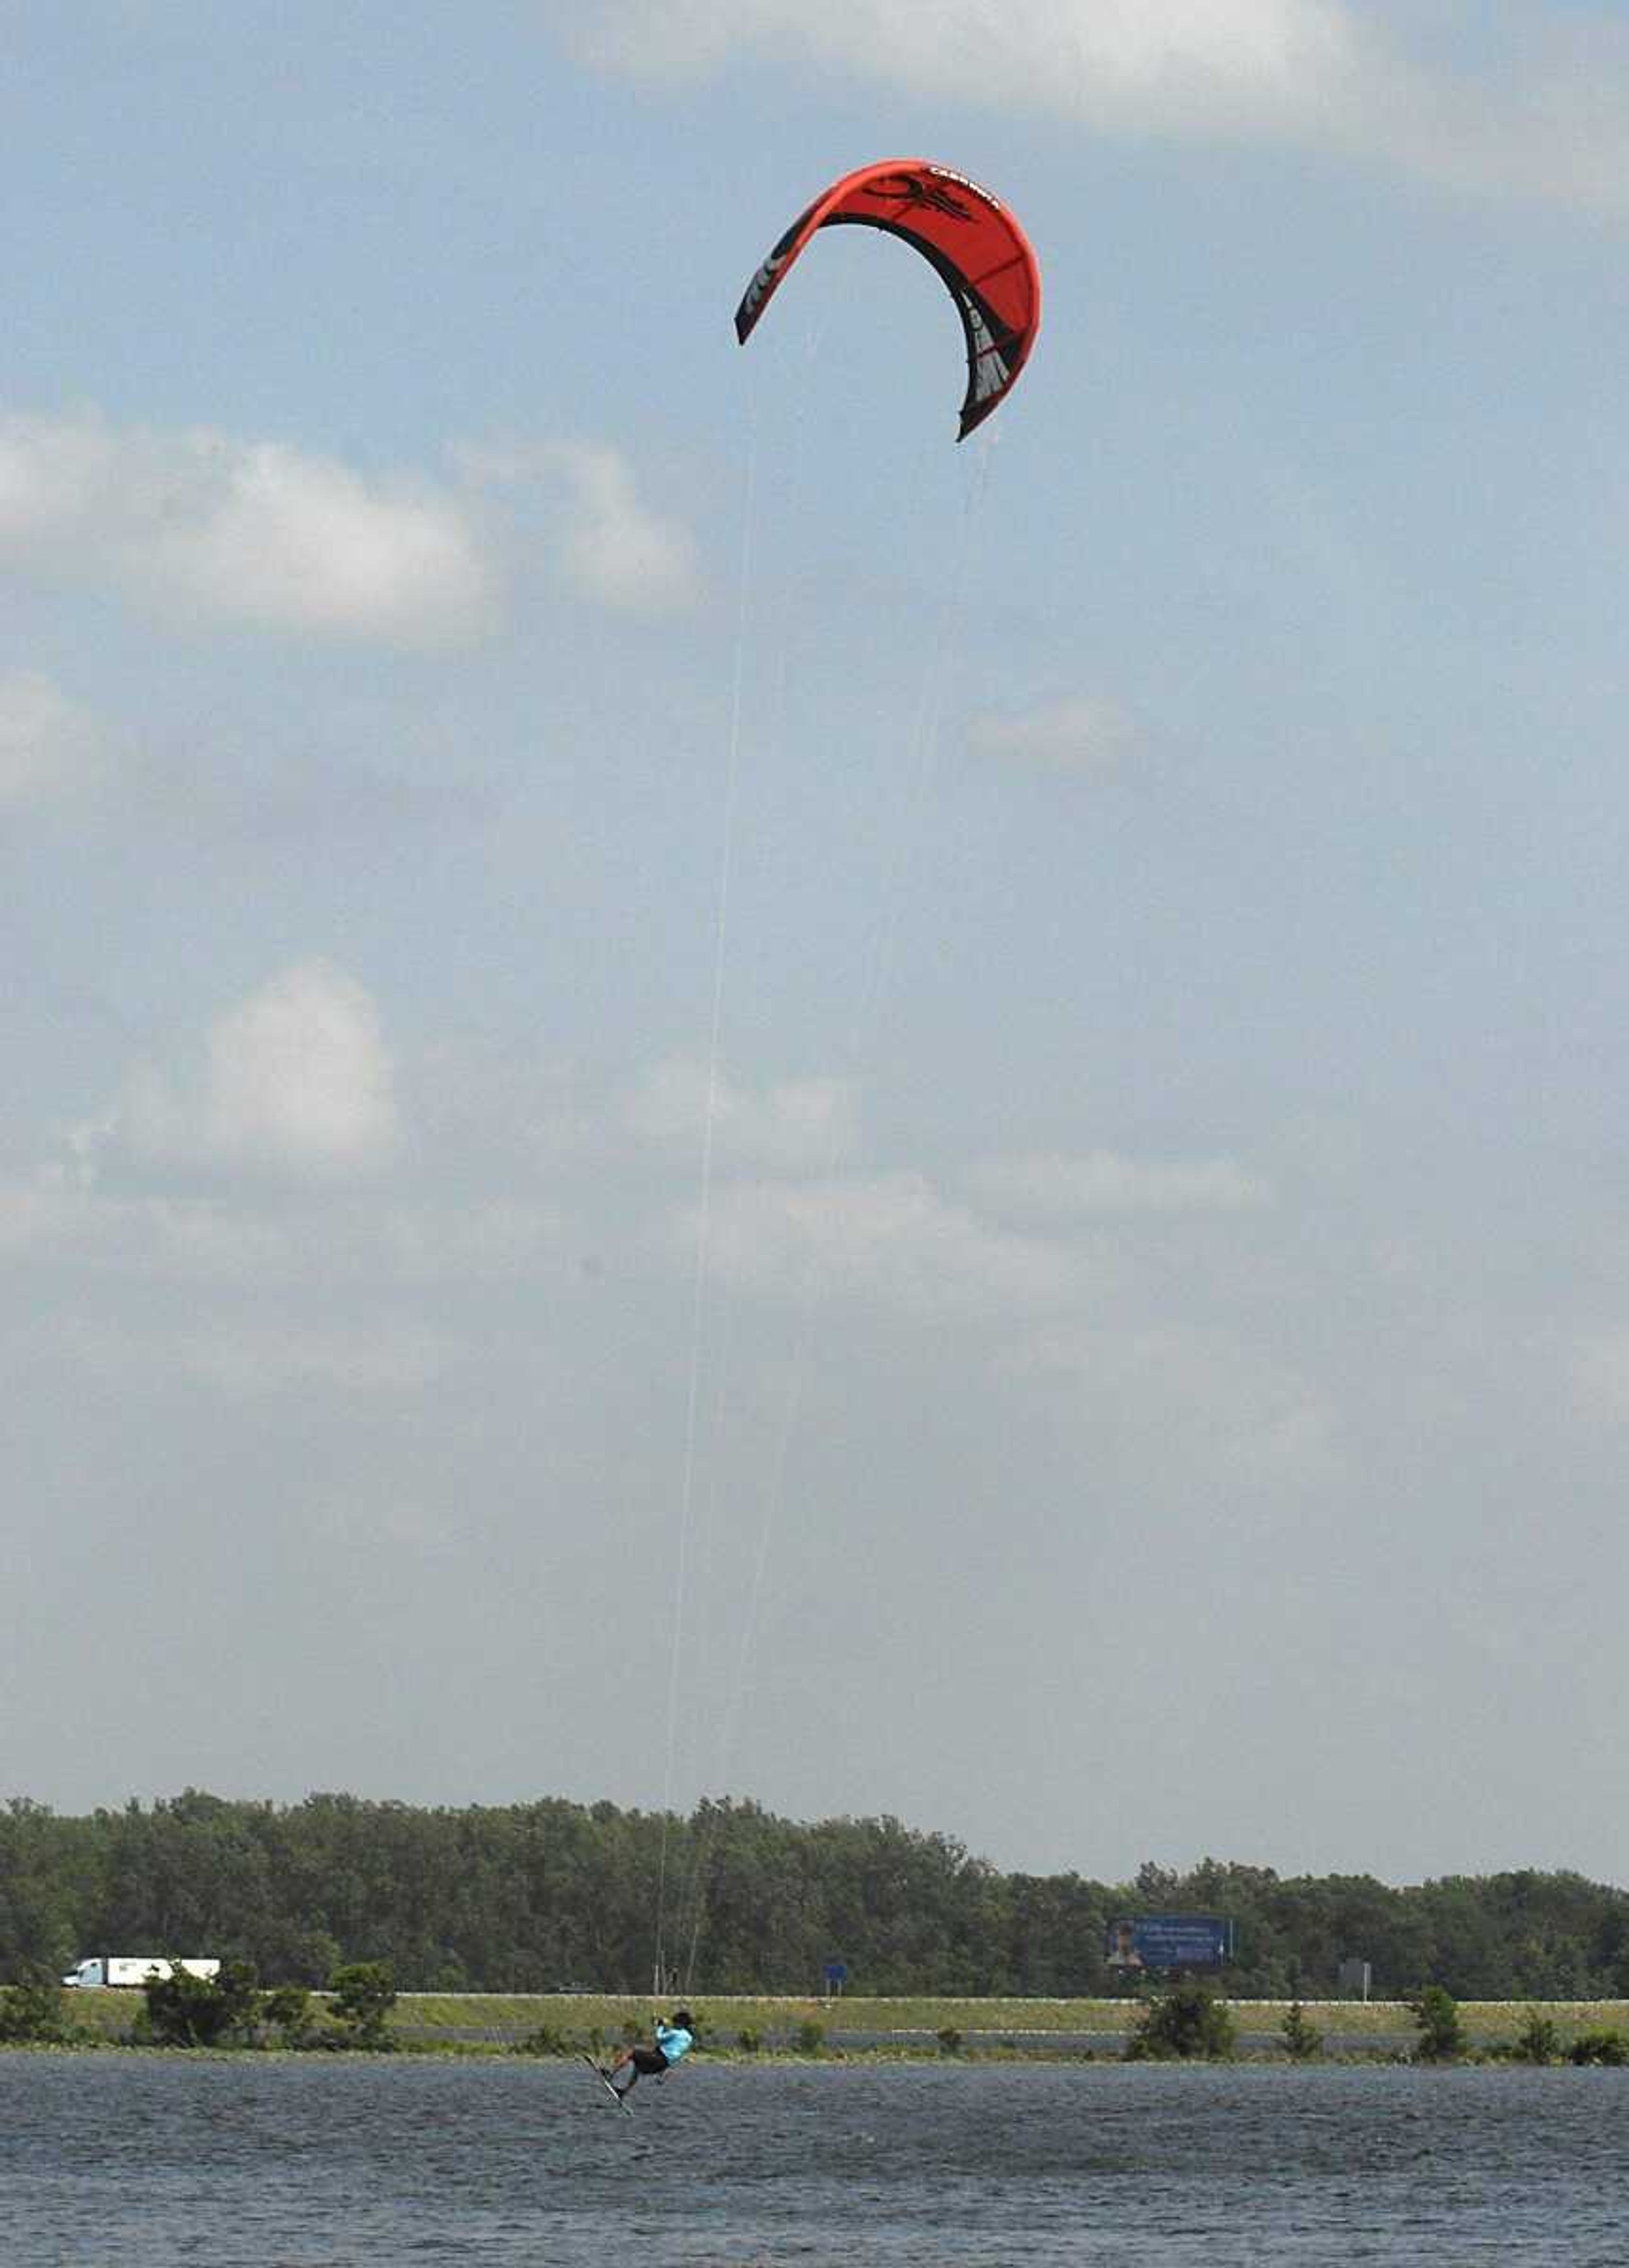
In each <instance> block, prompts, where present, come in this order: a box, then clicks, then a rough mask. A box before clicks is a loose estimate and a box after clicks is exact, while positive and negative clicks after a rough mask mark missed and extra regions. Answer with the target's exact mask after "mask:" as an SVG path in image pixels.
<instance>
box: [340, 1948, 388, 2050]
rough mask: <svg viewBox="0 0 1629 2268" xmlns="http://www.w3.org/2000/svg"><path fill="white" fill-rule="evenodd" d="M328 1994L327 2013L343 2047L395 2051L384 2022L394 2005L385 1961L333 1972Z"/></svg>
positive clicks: (362, 1962) (354, 1962)
mask: <svg viewBox="0 0 1629 2268" xmlns="http://www.w3.org/2000/svg"><path fill="white" fill-rule="evenodd" d="M328 1992H329V1995H330V1998H329V2002H328V2007H329V2012H330V2014H332V2015H333V2017H334V2019H335V2023H336V2024H337V2025H338V2026H339V2028H340V2035H341V2042H342V2043H343V2045H344V2046H346V2047H353V2048H374V2049H381V2048H389V2047H394V2044H395V2043H394V2040H393V2039H392V2038H391V2036H390V2034H389V2032H388V2031H387V2029H386V2022H387V2018H388V2017H389V2014H390V2012H391V2010H392V2009H393V2008H394V2007H395V2005H396V1987H395V1983H394V1979H393V1977H392V1976H391V1973H390V1963H389V1962H387V1961H353V1962H350V1965H349V1966H348V1967H346V1968H343V1969H336V1970H335V1971H334V1974H333V1976H332V1977H330V1978H329V1980H328Z"/></svg>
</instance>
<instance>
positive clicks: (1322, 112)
mask: <svg viewBox="0 0 1629 2268" xmlns="http://www.w3.org/2000/svg"><path fill="white" fill-rule="evenodd" d="M544 12H545V15H546V17H547V18H549V20H551V21H552V22H553V23H554V25H555V26H556V27H557V31H558V33H559V35H560V36H561V37H562V38H563V39H564V40H565V41H566V43H567V44H568V45H569V46H570V47H571V48H572V49H573V50H574V51H575V52H576V53H577V54H578V55H580V56H582V57H583V59H584V60H585V61H586V62H588V63H592V64H594V65H596V66H598V67H600V68H602V69H606V70H618V71H627V72H630V73H638V74H641V75H643V76H646V77H657V78H660V77H664V76H674V75H681V74H687V73H695V72H698V71H701V72H704V71H713V70H720V69H722V68H724V67H726V65H728V64H729V63H733V62H736V61H744V60H747V59H749V58H756V59H761V60H763V61H767V62H770V63H778V64H781V65H784V66H785V67H787V68H789V69H792V70H806V71H807V70H808V69H810V68H811V67H814V68H817V69H823V70H831V71H837V72H844V73H847V74H851V75H852V76H853V77H858V78H861V79H865V80H869V81H872V82H873V83H877V84H880V85H884V86H886V87H888V88H891V89H895V90H897V91H899V92H903V93H904V94H906V95H907V96H910V97H915V98H921V99H927V100H930V101H932V102H934V103H938V104H945V103H953V102H961V103H967V104H972V105H977V107H980V108H991V107H994V108H999V109H1002V110H1008V111H1015V112H1023V111H1032V112H1038V113H1050V114H1052V115H1055V116H1058V117H1061V118H1065V119H1067V120H1072V121H1076V122H1082V123H1084V124H1086V125H1087V126H1088V127H1090V128H1091V129H1093V130H1094V131H1096V132H1102V133H1123V134H1128V135H1139V136H1140V135H1149V134H1155V135H1166V136H1178V137H1183V138H1189V139H1198V138H1214V139H1224V140H1231V141H1267V142H1280V143H1288V144H1299V145H1301V146H1304V147H1317V148H1326V149H1334V150H1338V151H1345V152H1346V153H1348V154H1352V155H1356V156H1360V157H1364V158H1369V159H1373V160H1378V161H1380V162H1382V163H1383V164H1387V165H1389V166H1395V167H1397V168H1398V169H1400V170H1402V171H1404V172H1405V173H1412V174H1414V175H1416V176H1418V177H1420V178H1424V179H1426V180H1433V181H1436V182H1440V183H1441V184H1443V185H1445V186H1448V187H1451V188H1456V189H1459V190H1461V191H1469V192H1472V193H1478V194H1489V193H1491V194H1496V195H1531V196H1537V197H1547V198H1554V199H1558V200H1560V201H1563V202H1566V203H1573V204H1576V205H1578V206H1580V207H1582V208H1585V209H1592V210H1603V211H1611V212H1617V213H1623V212H1625V211H1626V210H1629V37H1625V31H1624V27H1623V26H1622V24H1621V22H1619V21H1618V20H1616V19H1615V18H1613V17H1612V16H1611V14H1609V13H1606V12H1594V11H1587V10H1582V9H1577V8H1571V7H1566V8H1563V7H1559V6H1549V7H1546V6H1544V5H1542V4H1534V0H1522V4H1520V5H1516V4H1510V0H1506V4H1502V5H1500V4H1498V0H1491V4H1488V5H1486V6H1485V7H1484V8H1483V9H1481V10H1480V11H1475V12H1474V13H1473V14H1471V16H1470V17H1468V18H1467V19H1466V21H1465V22H1464V23H1463V25H1462V26H1460V27H1459V38H1460V48H1461V51H1460V54H1459V55H1458V56H1456V58H1455V59H1454V60H1452V61H1444V60H1443V59H1442V57H1441V55H1435V56H1428V55H1425V54H1423V53H1420V54H1418V55H1415V54H1411V53H1410V52H1409V51H1408V48H1407V45H1406V41H1407V40H1408V38H1409V37H1410V35H1411V34H1412V36H1413V37H1414V38H1415V39H1416V40H1419V39H1421V38H1423V37H1424V36H1425V35H1426V33H1428V32H1429V29H1430V26H1429V25H1424V26H1420V25H1416V24H1414V23H1412V22H1411V19H1410V17H1409V15H1408V13H1407V11H1403V10H1397V11H1392V13H1393V18H1394V20H1395V21H1396V22H1397V25H1398V26H1399V31H1398V34H1397V37H1396V38H1392V37H1390V36H1389V32H1388V26H1387V23H1386V21H1385V18H1384V16H1383V15H1382V11H1380V10H1379V9H1377V8H1375V7H1374V6H1370V7H1367V8H1360V7H1359V6H1357V5H1354V4H1351V0H938V4H937V5H935V6H934V7H933V8H932V9H927V8H924V7H923V6H921V5H920V4H919V0H874V4H871V5H866V6H859V5H855V4H844V0H832V4H831V5H829V6H827V7H824V8H815V9H811V8H807V7H805V6H803V5H802V4H800V0H545V9H544ZM929 154H930V155H933V156H943V155H947V154H951V153H947V152H946V151H939V150H935V151H932V152H930V153H929ZM807 186H808V187H809V188H813V187H814V186H815V184H814V183H812V182H811V183H809V184H807Z"/></svg>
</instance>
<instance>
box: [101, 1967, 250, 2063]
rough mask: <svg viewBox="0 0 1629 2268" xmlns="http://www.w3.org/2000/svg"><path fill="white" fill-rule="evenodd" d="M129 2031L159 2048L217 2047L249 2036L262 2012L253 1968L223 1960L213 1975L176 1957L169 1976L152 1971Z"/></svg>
mask: <svg viewBox="0 0 1629 2268" xmlns="http://www.w3.org/2000/svg"><path fill="white" fill-rule="evenodd" d="M142 1994H143V1998H144V2002H145V2005H144V2007H143V2009H142V2012H141V2014H139V2015H138V2016H137V2018H136V2022H135V2024H134V2025H133V2027H132V2028H131V2036H132V2037H133V2038H135V2039H137V2040H140V2041H142V2042H144V2043H146V2044H149V2045H151V2046H153V2047H160V2048H214V2047H221V2046H224V2045H225V2043H226V2042H227V2041H228V2040H232V2039H237V2040H240V2041H242V2040H247V2039H250V2038H251V2037H252V2036H254V2027H255V2024H256V2022H257V2021H258V2019H259V2015H260V1994H259V1993H258V1992H256V1991H255V1989H254V1970H252V1969H251V1968H250V1966H249V1964H248V1962H247V1961H223V1962H222V1963H221V1965H220V1968H219V1970H218V1971H217V1974H216V1975H215V1976H213V1977H195V1976H193V1975H192V1973H191V1971H190V1970H186V1969H183V1968H182V1967H181V1963H180V1962H179V1961H176V1960H173V1959H172V1961H171V1963H170V1973H169V1975H168V1976H167V1977H149V1978H148V1979H147V1981H146V1983H145V1984H144V1985H143V1986H142Z"/></svg>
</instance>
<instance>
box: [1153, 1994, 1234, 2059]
mask: <svg viewBox="0 0 1629 2268" xmlns="http://www.w3.org/2000/svg"><path fill="white" fill-rule="evenodd" d="M1237 2042H1238V2026H1237V2025H1236V2024H1235V2021H1234V2017H1233V2011H1232V2010H1231V2009H1230V2008H1228V2007H1227V2006H1226V2005H1225V2004H1224V2003H1223V2002H1222V2001H1220V2000H1219V1999H1217V1997H1216V1992H1215V1988H1214V1987H1213V1985H1205V1984H1200V1983H1197V1982H1194V1981H1192V1980H1189V1981H1185V1982H1183V1983H1182V1984H1178V1985H1171V1986H1170V1987H1169V1988H1168V1990H1167V1991H1165V1992H1156V1993H1155V1994H1154V1998H1153V1999H1151V2000H1148V2001H1146V2003H1145V2004H1144V2007H1143V2010H1142V2014H1141V2016H1140V2017H1139V2021H1138V2029H1137V2030H1136V2031H1135V2032H1134V2033H1133V2034H1132V2036H1131V2039H1130V2040H1129V2041H1128V2042H1127V2043H1126V2048H1125V2060H1126V2061H1127V2062H1128V2063H1166V2062H1171V2061H1174V2060H1176V2058H1189V2057H1205V2058H1207V2059H1210V2060H1225V2059H1226V2058H1228V2057H1230V2056H1231V2055H1232V2054H1233V2053H1234V2051H1235V2046H1236V2045H1237Z"/></svg>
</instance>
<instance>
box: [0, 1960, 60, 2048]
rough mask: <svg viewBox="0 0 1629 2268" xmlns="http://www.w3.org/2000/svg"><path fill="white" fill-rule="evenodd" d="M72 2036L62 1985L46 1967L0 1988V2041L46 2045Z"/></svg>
mask: <svg viewBox="0 0 1629 2268" xmlns="http://www.w3.org/2000/svg"><path fill="white" fill-rule="evenodd" d="M72 2037H73V2031H72V2028H71V2027H70V2024H69V2021H68V2018H67V2014H66V2011H65V2009H64V2007H63V1993H62V1988H61V1986H60V1985H58V1984H57V1982H56V1979H55V1977H52V1976H50V1975H48V1973H47V1972H46V1971H45V1970H38V1971H36V1972H35V1973H34V1974H33V1975H31V1976H26V1977H23V1978H22V1979H21V1981H20V1982H19V1983H18V1984H16V1985H7V1986H5V1987H4V1989H0V2041H4V2042H5V2043H7V2045H9V2046H10V2045H17V2044H19V2043H25V2042H26V2043H30V2044H32V2045H34V2046H37V2047H49V2046H54V2045H57V2044H60V2043H62V2042H63V2041H64V2040H68V2039H71V2038H72Z"/></svg>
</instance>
